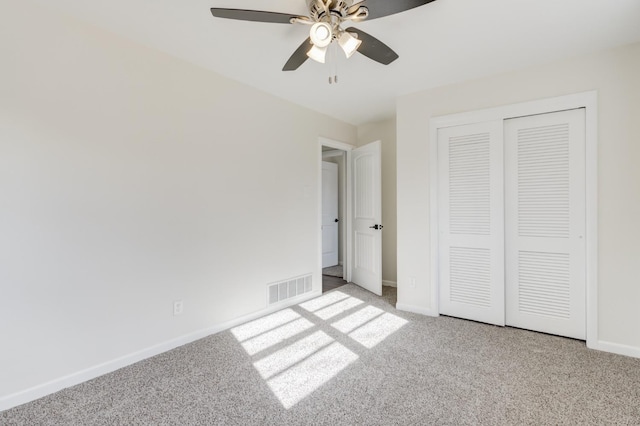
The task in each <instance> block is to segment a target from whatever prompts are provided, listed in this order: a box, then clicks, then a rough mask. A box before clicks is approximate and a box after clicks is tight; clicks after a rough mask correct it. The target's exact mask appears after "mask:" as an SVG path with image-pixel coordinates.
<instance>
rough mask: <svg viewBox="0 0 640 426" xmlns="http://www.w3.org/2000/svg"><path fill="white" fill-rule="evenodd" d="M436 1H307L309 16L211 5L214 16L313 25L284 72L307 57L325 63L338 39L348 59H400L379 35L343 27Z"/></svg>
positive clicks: (381, 60)
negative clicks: (347, 23) (330, 49)
mask: <svg viewBox="0 0 640 426" xmlns="http://www.w3.org/2000/svg"><path fill="white" fill-rule="evenodd" d="M432 1H434V0H362V1H358V0H307V5H308V7H309V16H299V15H296V14H290V13H277V12H267V11H263V10H245V9H224V8H217V7H214V8H211V13H212V14H213V16H215V17H218V18H227V19H238V20H242V21H254V22H270V23H276V24H304V25H309V26H311V29H310V31H309V37H308V38H307V39H306V40H305V41H304V42H303V43H302V44H301V45H300V47H298V49H296V51H295V52H293V55H291V57H290V58H289V60H288V61H287V63H286V64H285V65H284V67H283V68H282V71H294V70H296V69H298V68H299V67H300V65H302V64H303V63H304V62H305V61H306V60H307V58H311V59H313V60H315V61H318V62H321V63H324V62H325V57H326V53H327V48H328V47H329V45H330V44H331V43H332V42H333V41H336V42H337V43H338V44H339V45H340V47H341V48H342V50H343V51H344V53H345V55H346V56H347V58H350V57H351V56H352V55H353V54H354V53H355V52H360V53H361V54H363V55H364V56H366V57H368V58H370V59H373V60H374V61H376V62H379V63H381V64H384V65H389V64H390V63H391V62H393V61H395V60H396V59H398V54H397V53H396V52H394V51H393V50H392V49H391V48H390V47H389V46H387V45H386V44H384V43H383V42H381V41H380V40H378V39H377V38H375V37H373V36H371V35H369V34H367V33H365V32H364V31H362V30H359V29H357V28H354V27H349V28H346V29H343V28H342V25H343V24H344V23H345V22H348V21H351V22H361V21H364V20H365V19H366V20H371V19H376V18H382V17H383V16H388V15H393V14H395V13H400V12H404V11H405V10H409V9H413V8H415V7H418V6H422V5H425V4H427V3H431V2H432Z"/></svg>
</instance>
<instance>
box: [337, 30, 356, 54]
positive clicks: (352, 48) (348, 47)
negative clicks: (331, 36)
mask: <svg viewBox="0 0 640 426" xmlns="http://www.w3.org/2000/svg"><path fill="white" fill-rule="evenodd" d="M338 44H340V47H341V48H342V50H343V51H344V54H345V55H347V58H350V57H351V56H352V55H353V54H354V53H356V51H357V50H358V47H360V45H361V44H362V40H358V39H357V38H355V37H354V36H352V35H351V34H349V33H348V32H346V31H345V32H343V33H342V35H340V38H339V39H338Z"/></svg>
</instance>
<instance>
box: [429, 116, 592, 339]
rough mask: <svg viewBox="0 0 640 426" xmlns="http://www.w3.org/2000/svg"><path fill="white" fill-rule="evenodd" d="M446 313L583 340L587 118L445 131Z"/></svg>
mask: <svg viewBox="0 0 640 426" xmlns="http://www.w3.org/2000/svg"><path fill="white" fill-rule="evenodd" d="M437 149H438V151H437V155H438V157H437V164H438V184H437V197H438V198H437V201H438V202H437V204H438V282H439V284H438V285H439V305H440V308H439V309H440V313H441V314H444V315H451V316H455V317H460V318H466V319H471V320H476V321H482V322H487V323H491V324H496V325H509V326H514V327H519V328H525V329H529V330H535V331H540V332H545V333H550V334H556V335H561V336H567V337H572V338H577V339H583V340H584V339H585V338H586V307H585V306H586V300H585V294H586V275H585V270H586V252H585V247H586V246H585V229H586V222H585V215H586V202H585V197H586V187H585V181H586V177H585V110H584V108H579V109H573V110H566V111H559V112H552V113H546V114H538V115H532V116H526V117H517V118H512V119H506V120H494V121H488V122H481V123H474V124H467V125H459V126H453V127H443V128H439V129H438V131H437Z"/></svg>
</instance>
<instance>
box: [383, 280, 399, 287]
mask: <svg viewBox="0 0 640 426" xmlns="http://www.w3.org/2000/svg"><path fill="white" fill-rule="evenodd" d="M382 285H383V286H385V287H396V288H397V287H398V283H397V282H395V281H387V280H382Z"/></svg>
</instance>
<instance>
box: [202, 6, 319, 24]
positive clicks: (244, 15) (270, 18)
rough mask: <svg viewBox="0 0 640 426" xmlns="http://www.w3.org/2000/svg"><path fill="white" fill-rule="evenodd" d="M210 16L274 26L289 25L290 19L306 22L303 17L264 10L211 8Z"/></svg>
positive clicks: (305, 18)
mask: <svg viewBox="0 0 640 426" xmlns="http://www.w3.org/2000/svg"><path fill="white" fill-rule="evenodd" d="M211 14H212V15H213V16H215V17H216V18H226V19H238V20H240V21H254V22H271V23H274V24H290V23H291V19H293V18H300V19H304V20H308V19H309V18H307V17H304V16H298V15H293V14H289V13H278V12H267V11H264V10H245V9H222V8H219V7H212V8H211Z"/></svg>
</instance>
